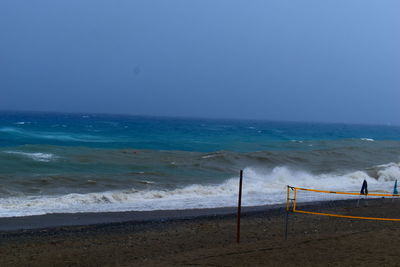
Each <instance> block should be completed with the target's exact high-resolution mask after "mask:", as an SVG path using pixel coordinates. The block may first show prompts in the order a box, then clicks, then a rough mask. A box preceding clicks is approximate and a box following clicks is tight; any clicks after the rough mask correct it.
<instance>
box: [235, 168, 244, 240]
mask: <svg viewBox="0 0 400 267" xmlns="http://www.w3.org/2000/svg"><path fill="white" fill-rule="evenodd" d="M242 184H243V170H240V179H239V199H238V210H237V229H236V242H237V243H239V242H240V212H241V209H242Z"/></svg>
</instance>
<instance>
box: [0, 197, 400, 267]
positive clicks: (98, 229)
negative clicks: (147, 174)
mask: <svg viewBox="0 0 400 267" xmlns="http://www.w3.org/2000/svg"><path fill="white" fill-rule="evenodd" d="M328 209H329V207H327V208H325V211H327V210H328ZM332 209H334V211H335V212H338V211H340V212H344V213H346V214H358V215H363V216H374V217H394V218H400V200H399V201H397V200H396V201H394V202H392V201H391V200H377V201H371V202H369V203H368V206H365V205H361V206H360V207H356V206H355V205H354V203H347V204H343V205H342V206H341V207H334V208H332ZM222 210H224V212H222V213H221V212H218V211H221V210H216V211H213V210H207V211H206V212H204V214H202V213H201V212H200V211H199V210H197V211H196V210H194V211H190V212H192V213H193V214H189V213H190V212H188V214H183V213H184V212H183V211H171V213H170V214H175V216H173V215H168V214H167V213H168V212H166V213H165V214H164V213H163V212H161V213H157V212H155V213H152V215H151V216H154V218H150V217H151V216H150V215H149V214H150V213H151V212H150V213H149V214H148V215H149V216H150V217H142V218H140V216H138V215H136V217H135V216H134V217H135V219H132V218H128V217H129V216H130V215H129V214H128V215H127V214H126V215H125V216H127V217H126V218H125V219H126V221H124V220H120V222H117V220H115V221H114V222H112V220H111V221H109V222H108V223H101V224H94V225H93V224H90V225H87V223H88V222H89V223H90V220H86V221H85V220H82V221H80V222H81V223H84V224H85V222H86V225H81V226H79V225H74V224H79V222H78V223H77V221H75V223H71V222H67V221H68V220H72V221H73V219H72V218H73V216H80V215H58V216H61V217H63V219H64V221H65V223H64V224H59V225H67V226H56V225H57V223H54V222H52V223H48V222H47V223H46V222H45V221H43V224H42V226H44V225H47V226H46V228H37V227H31V228H34V229H23V230H16V229H19V228H20V227H18V225H17V222H18V220H19V223H20V222H21V220H22V219H21V218H19V219H18V218H9V219H7V220H8V221H4V220H3V219H2V220H3V221H1V220H0V225H2V224H3V223H8V224H12V223H13V220H14V221H15V222H16V223H15V225H14V227H9V230H7V231H6V230H5V229H4V228H3V230H2V231H1V232H0V266H278V265H281V266H298V265H303V266H321V265H324V266H325V265H328V266H354V265H361V266H377V265H383V266H395V265H399V263H400V239H399V236H400V222H386V221H369V220H355V219H344V218H331V217H325V216H314V215H305V214H290V216H289V228H288V230H289V231H288V233H289V235H288V240H285V239H284V218H285V216H284V215H285V212H284V210H283V209H282V208H279V207H273V208H266V207H259V208H255V209H253V210H252V209H249V210H247V211H245V212H244V213H243V217H242V223H241V225H242V227H241V230H242V231H241V232H242V235H241V243H240V244H237V243H236V236H235V231H236V217H235V215H234V214H232V212H233V211H234V210H233V209H222ZM199 212H200V213H199ZM92 215H93V216H96V215H95V214H92ZM109 215H110V214H109ZM114 215H116V217H118V216H119V215H117V214H114ZM131 215H132V214H131ZM182 215H183V216H182ZM52 216H55V215H46V216H42V217H41V216H39V217H40V218H41V219H43V220H46V219H47V220H51V219H49V218H51V217H52ZM85 216H87V217H88V218H89V217H90V214H89V215H87V214H86V215H84V216H83V217H85ZM97 216H98V214H97ZM101 216H105V215H104V214H103V215H101ZM110 216H111V215H110ZM111 217H112V216H111ZM26 218H28V217H25V219H26ZM68 218H69V219H68ZM31 219H32V218H31ZM26 220H27V221H29V219H26ZM33 220H40V219H38V218H33ZM97 222H98V221H97ZM52 224H53V226H55V227H50V226H49V225H52ZM2 226H4V225H2ZM37 226H40V225H37ZM13 229H14V230H13Z"/></svg>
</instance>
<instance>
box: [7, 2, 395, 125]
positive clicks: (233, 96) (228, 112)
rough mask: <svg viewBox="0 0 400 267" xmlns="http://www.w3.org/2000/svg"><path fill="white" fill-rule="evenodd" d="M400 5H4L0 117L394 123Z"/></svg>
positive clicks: (85, 3)
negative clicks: (27, 113)
mask: <svg viewBox="0 0 400 267" xmlns="http://www.w3.org/2000/svg"><path fill="white" fill-rule="evenodd" d="M399 11H400V1H398V0H385V1H376V0H335V1H333V0H325V1H321V0H302V1H298V0H251V1H248V0H242V1H237V0H108V1H105V0H79V1H78V0H72V1H66V0H35V1H31V0H25V1H22V0H1V1H0V109H1V110H34V111H59V112H83V113H85V112H98V113H122V114H133V115H162V116H182V117H202V118H238V119H265V120H289V121H320V122H345V123H379V124H400V116H399V114H400V103H399V101H400V73H399V71H400V49H399V47H400V34H399V25H400V16H399Z"/></svg>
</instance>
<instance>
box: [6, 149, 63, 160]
mask: <svg viewBox="0 0 400 267" xmlns="http://www.w3.org/2000/svg"><path fill="white" fill-rule="evenodd" d="M3 152H4V153H7V154H14V155H20V156H23V157H26V158H30V159H32V160H34V161H40V162H49V161H52V160H55V159H56V158H58V157H57V156H56V155H54V154H51V153H41V152H22V151H3Z"/></svg>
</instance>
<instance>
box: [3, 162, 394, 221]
mask: <svg viewBox="0 0 400 267" xmlns="http://www.w3.org/2000/svg"><path fill="white" fill-rule="evenodd" d="M377 168H379V170H380V172H379V173H380V176H379V177H378V178H377V179H375V178H372V177H370V176H369V175H368V174H367V173H366V172H364V171H354V172H349V173H347V174H344V175H338V174H321V175H313V174H310V173H308V172H304V171H295V170H292V169H290V168H288V167H285V166H281V167H275V168H273V169H269V170H268V169H265V170H262V169H255V168H246V169H245V170H244V180H243V198H242V201H243V205H244V206H257V205H272V204H279V203H284V202H285V193H286V191H285V190H286V185H292V186H297V187H305V188H315V189H321V190H335V191H347V192H358V191H359V190H360V188H361V184H362V182H363V181H364V179H365V180H367V181H368V184H369V189H370V192H373V191H379V192H388V193H390V192H391V190H392V188H393V181H394V180H395V179H397V178H398V176H397V175H398V174H400V164H399V163H391V164H388V165H387V166H377ZM237 191H238V178H237V177H232V178H231V179H228V180H226V181H225V182H223V183H220V184H208V185H201V184H192V185H189V186H186V187H182V188H175V189H172V190H167V189H165V190H161V189H159V190H137V189H135V188H131V189H127V190H117V191H106V192H98V193H87V194H75V193H74V194H66V195H58V196H25V197H8V198H2V199H0V217H10V216H27V215H39V214H47V213H76V212H104V211H130V210H135V211H149V210H171V209H196V208H214V207H232V206H235V205H236V201H237ZM318 197H319V196H318V195H316V196H314V197H313V198H308V200H318Z"/></svg>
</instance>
